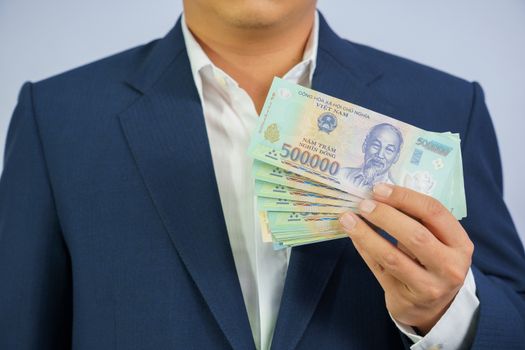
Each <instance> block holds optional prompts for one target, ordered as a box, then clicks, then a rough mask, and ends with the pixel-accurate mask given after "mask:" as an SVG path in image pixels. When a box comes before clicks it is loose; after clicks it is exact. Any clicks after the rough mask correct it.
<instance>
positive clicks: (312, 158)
mask: <svg viewBox="0 0 525 350" xmlns="http://www.w3.org/2000/svg"><path fill="white" fill-rule="evenodd" d="M280 155H281V157H283V158H288V159H290V160H291V161H293V162H299V163H301V164H302V165H307V166H309V167H310V168H312V169H319V170H320V171H322V172H324V173H326V172H327V173H328V174H330V175H332V176H335V175H336V174H337V173H338V172H339V168H340V164H339V162H338V161H335V160H334V161H333V160H331V159H329V158H321V156H319V155H318V154H312V153H310V152H309V151H308V150H303V149H300V148H299V147H293V146H292V145H290V144H288V143H283V146H282V148H281V154H280Z"/></svg>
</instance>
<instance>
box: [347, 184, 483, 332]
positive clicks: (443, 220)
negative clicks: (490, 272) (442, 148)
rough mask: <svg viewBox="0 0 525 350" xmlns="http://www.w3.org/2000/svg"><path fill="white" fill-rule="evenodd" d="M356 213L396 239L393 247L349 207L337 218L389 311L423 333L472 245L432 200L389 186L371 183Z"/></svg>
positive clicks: (456, 283)
mask: <svg viewBox="0 0 525 350" xmlns="http://www.w3.org/2000/svg"><path fill="white" fill-rule="evenodd" d="M359 213H360V215H361V216H362V218H364V219H365V220H366V221H368V222H369V223H370V224H372V225H374V226H376V227H379V228H381V229H383V230H384V231H386V232H388V233H389V234H390V235H391V236H392V237H394V238H395V239H396V240H397V242H398V243H397V247H396V246H394V245H392V244H391V243H390V242H388V241H387V240H386V239H384V238H383V237H381V236H380V235H379V234H378V233H376V232H375V231H374V229H372V228H371V227H370V226H369V224H367V222H366V221H364V220H362V219H361V218H360V217H359V216H357V215H355V214H354V213H352V212H347V213H345V214H343V215H342V216H341V218H340V222H341V224H342V226H343V227H344V229H345V231H346V232H347V233H348V235H349V236H350V238H351V239H352V242H353V243H354V246H355V248H356V249H357V251H358V252H359V254H361V256H362V257H363V259H364V261H365V262H366V264H367V265H368V267H369V268H370V270H371V271H372V273H373V274H374V276H375V277H376V278H377V280H378V281H379V283H380V284H381V286H382V287H383V289H384V291H385V300H386V306H387V308H388V311H389V312H390V314H391V315H392V316H393V317H394V318H395V319H396V320H397V321H400V322H402V323H404V324H407V325H410V326H412V327H415V328H416V329H417V330H418V331H419V332H420V333H421V334H423V335H425V334H426V333H428V332H429V331H430V329H431V328H432V327H433V326H434V325H435V324H436V323H437V321H438V320H439V319H440V318H441V316H442V315H443V314H444V313H445V311H446V310H447V309H448V307H449V305H450V304H451V303H452V301H453V300H454V297H455V296H456V294H457V292H458V291H459V289H460V288H461V286H462V285H463V282H464V280H465V277H466V275H467V273H468V269H469V267H470V264H471V258H472V252H473V250H474V245H473V244H472V242H471V241H470V239H469V237H468V235H467V233H466V232H465V230H464V229H463V227H462V226H461V225H460V224H459V222H458V221H457V220H456V219H455V218H454V217H453V216H452V214H451V213H450V212H449V211H448V210H447V209H446V208H445V207H444V206H443V205H441V203H440V202H439V201H437V200H436V199H434V198H432V197H429V196H426V195H423V194H420V193H418V192H415V191H412V190H409V189H406V188H403V187H399V186H393V185H385V184H378V185H376V186H375V187H374V200H364V201H362V202H361V203H360V205H359Z"/></svg>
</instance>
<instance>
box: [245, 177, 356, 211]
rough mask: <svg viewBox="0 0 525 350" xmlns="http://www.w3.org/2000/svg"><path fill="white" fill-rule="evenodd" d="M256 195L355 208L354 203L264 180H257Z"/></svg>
mask: <svg viewBox="0 0 525 350" xmlns="http://www.w3.org/2000/svg"><path fill="white" fill-rule="evenodd" d="M255 195H257V196H258V197H267V198H277V199H287V200H292V201H299V202H309V203H317V204H329V205H337V206H341V207H355V206H356V205H357V204H356V202H353V201H346V200H342V199H338V198H334V197H329V196H323V195H321V194H317V193H312V192H309V191H305V190H300V189H297V188H293V187H288V186H284V185H279V184H273V183H271V182H266V181H262V180H255Z"/></svg>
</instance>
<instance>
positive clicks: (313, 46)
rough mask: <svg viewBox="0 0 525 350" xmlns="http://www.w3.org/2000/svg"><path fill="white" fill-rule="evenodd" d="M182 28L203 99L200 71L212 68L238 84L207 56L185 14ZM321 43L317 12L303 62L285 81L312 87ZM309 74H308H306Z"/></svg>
mask: <svg viewBox="0 0 525 350" xmlns="http://www.w3.org/2000/svg"><path fill="white" fill-rule="evenodd" d="M181 26H182V35H183V37H184V42H185V44H186V50H187V53H188V58H189V61H190V66H191V72H192V75H193V80H194V81H195V84H196V86H197V90H198V92H199V95H200V96H201V98H202V80H201V76H200V71H201V70H202V69H203V68H205V67H211V68H212V71H213V74H214V75H215V76H216V77H217V76H218V75H219V76H223V77H224V76H225V77H228V78H229V80H230V81H231V82H234V83H235V85H237V83H236V82H235V80H234V79H232V78H231V77H229V75H228V74H226V73H225V72H224V71H222V70H221V69H220V68H219V67H217V66H215V65H214V64H213V62H211V60H210V58H209V57H208V56H207V55H206V53H205V52H204V50H203V49H202V47H201V46H200V44H199V43H198V42H197V40H196V39H195V37H194V36H193V34H192V33H191V31H190V30H189V28H188V26H187V25H186V19H185V16H184V13H183V14H182V20H181ZM318 43H319V14H318V13H317V11H316V12H315V18H314V25H313V28H312V31H311V32H310V36H309V37H308V41H307V43H306V46H305V49H304V53H303V59H302V61H301V62H299V63H297V64H296V65H295V66H294V67H293V68H292V69H290V70H289V71H288V72H287V73H286V74H285V75H284V77H283V78H284V79H287V80H291V81H294V82H297V83H302V84H303V85H306V86H308V87H309V86H310V85H311V82H312V77H313V74H314V71H315V66H316V62H317V48H318ZM306 73H308V74H306ZM305 80H306V81H305Z"/></svg>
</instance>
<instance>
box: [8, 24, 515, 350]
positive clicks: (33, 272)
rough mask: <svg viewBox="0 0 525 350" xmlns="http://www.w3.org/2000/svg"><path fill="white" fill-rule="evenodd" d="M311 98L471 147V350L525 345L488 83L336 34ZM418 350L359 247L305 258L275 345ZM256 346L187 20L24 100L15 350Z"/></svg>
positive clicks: (17, 159) (292, 276)
mask: <svg viewBox="0 0 525 350" xmlns="http://www.w3.org/2000/svg"><path fill="white" fill-rule="evenodd" d="M319 36H320V37H319V51H318V66H317V69H316V71H315V74H314V79H313V88H314V89H317V90H320V91H322V92H325V93H327V94H330V95H333V96H337V97H339V98H342V99H344V100H348V101H352V102H354V103H357V104H359V105H363V106H366V107H367V108H370V109H373V110H376V111H379V112H382V113H385V114H387V115H390V116H393V117H395V118H398V119H400V120H403V121H405V122H407V123H410V124H414V125H416V126H418V127H421V128H424V129H429V130H434V131H447V130H450V131H453V132H459V133H461V139H462V147H463V159H464V171H465V186H466V194H467V201H468V214H469V216H468V218H466V219H465V220H463V221H462V224H463V226H464V227H465V229H466V230H467V232H468V233H469V234H470V237H471V239H472V240H473V241H474V242H475V245H476V252H475V254H474V263H473V270H474V274H475V278H476V284H477V288H478V296H479V299H480V301H481V307H480V311H479V319H478V321H477V325H476V335H475V338H474V342H473V348H474V349H490V350H494V349H518V348H519V349H524V348H525V294H524V293H525V258H524V253H523V247H522V245H521V243H520V240H519V238H518V236H517V234H516V231H515V228H514V226H513V224H512V221H511V218H510V216H509V213H508V211H507V209H506V207H505V204H504V202H503V199H502V175H501V167H500V159H499V155H498V149H497V145H496V138H495V135H494V130H493V127H492V123H491V120H490V117H489V114H488V112H487V109H486V107H485V104H484V101H483V93H482V91H481V88H480V87H479V85H478V84H476V83H473V84H472V83H468V82H465V81H463V80H460V79H457V78H454V77H451V76H449V75H446V74H444V73H441V72H438V71H436V70H433V69H431V68H428V67H425V66H421V65H419V64H416V63H413V62H410V61H407V60H404V59H401V58H398V57H394V56H392V55H389V54H386V53H384V52H380V51H377V50H374V49H371V48H369V47H365V46H361V45H357V44H354V43H350V42H348V41H345V40H343V39H341V38H339V37H338V36H337V35H336V34H335V33H334V32H332V31H331V29H330V28H329V27H328V25H327V24H326V22H325V21H324V19H322V18H321V23H320V33H319ZM406 346H407V342H406V339H404V338H403V337H402V336H401V335H400V333H399V332H398V330H397V329H396V327H395V325H394V324H393V323H392V321H391V320H390V318H389V316H388V313H387V310H386V308H385V303H384V298H383V292H382V290H381V288H380V286H379V284H378V283H377V282H376V280H375V278H374V277H373V275H372V274H371V272H370V271H369V270H368V268H367V267H366V266H365V264H364V263H363V261H362V260H361V258H360V256H359V255H358V254H357V253H356V251H355V249H354V247H353V245H352V243H351V242H350V240H348V239H340V240H336V241H331V242H326V243H321V244H314V245H310V246H303V247H298V248H294V249H293V250H292V254H291V260H290V265H289V271H288V275H287V279H286V285H285V289H284V295H283V298H282V304H281V309H280V313H279V317H278V320H277V325H276V330H275V334H274V339H273V346H272V348H273V349H276V350H281V349H282V350H284V349H293V348H298V349H401V348H404V347H406ZM69 348H73V349H78V350H80V349H97V350H99V349H152V350H158V349H229V348H234V349H253V348H254V343H253V339H252V335H251V332H250V327H249V323H248V318H247V314H246V310H245V307H244V303H243V298H242V294H241V290H240V286H239V281H238V278H237V274H236V270H235V266H234V262H233V258H232V252H231V249H230V245H229V242H228V236H227V232H226V227H225V223H224V218H223V213H222V209H221V205H220V199H219V194H218V191H217V184H216V182H215V176H214V169H213V166H212V159H211V155H210V150H209V143H208V138H207V136H206V129H205V124H204V119H203V115H202V109H201V105H200V102H199V97H198V94H197V90H196V88H195V85H194V82H193V79H192V74H191V71H190V65H189V62H188V56H187V53H186V50H185V46H184V41H183V37H182V34H181V27H180V23H178V24H177V25H176V26H175V27H174V29H173V30H172V31H171V32H170V33H169V34H168V35H167V36H166V37H165V38H163V39H161V40H158V41H154V42H151V43H149V44H147V45H144V46H141V47H137V48H134V49H131V50H129V51H126V52H123V53H119V54H117V55H114V56H112V57H109V58H106V59H103V60H101V61H98V62H95V63H92V64H89V65H87V66H84V67H81V68H78V69H75V70H73V71H70V72H67V73H64V74H61V75H58V76H55V77H53V78H50V79H47V80H44V81H41V82H38V83H36V84H31V83H27V84H25V85H24V86H23V88H22V91H21V93H20V98H19V103H18V106H17V108H16V110H15V112H14V115H13V118H12V121H11V125H10V128H9V132H8V136H7V147H6V153H5V168H4V171H3V175H2V178H1V182H0V349H16V350H23V349H41V350H47V349H50V350H51V349H52V350H57V349H69Z"/></svg>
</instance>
